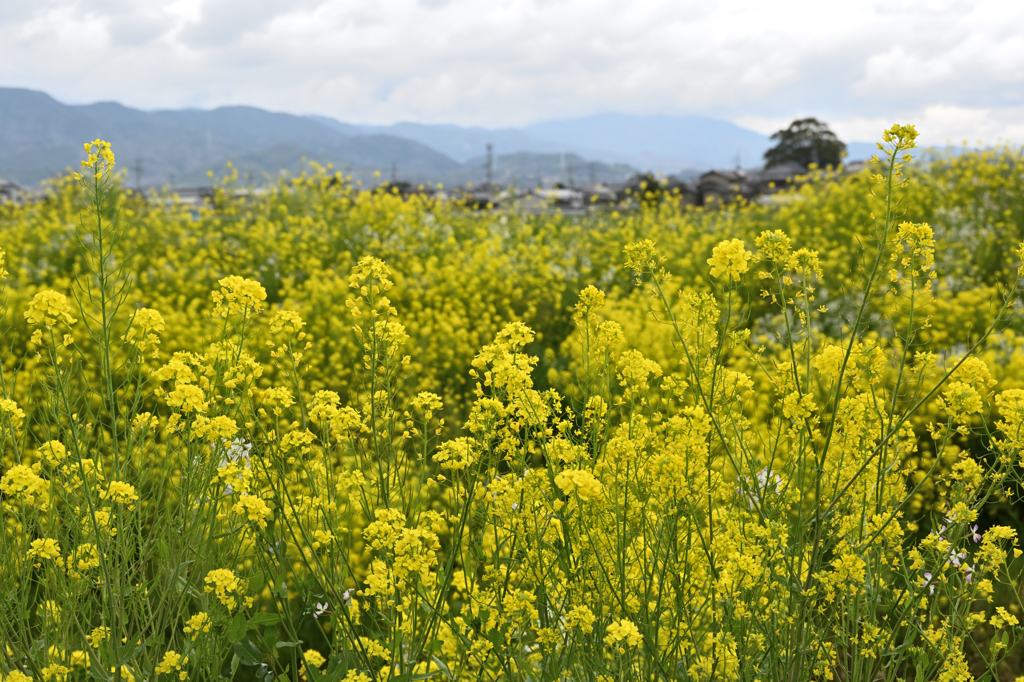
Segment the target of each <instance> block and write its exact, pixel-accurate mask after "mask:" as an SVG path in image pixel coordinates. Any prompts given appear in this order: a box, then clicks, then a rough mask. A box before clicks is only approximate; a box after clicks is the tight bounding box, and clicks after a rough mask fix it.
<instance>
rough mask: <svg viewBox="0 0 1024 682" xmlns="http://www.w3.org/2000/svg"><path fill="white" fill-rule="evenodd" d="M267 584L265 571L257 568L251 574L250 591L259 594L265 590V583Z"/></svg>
mask: <svg viewBox="0 0 1024 682" xmlns="http://www.w3.org/2000/svg"><path fill="white" fill-rule="evenodd" d="M266 584H267V578H266V576H265V575H263V571H261V570H259V569H256V570H255V571H253V572H252V575H250V576H249V592H250V593H252V594H259V593H260V592H262V591H263V587H264V585H266Z"/></svg>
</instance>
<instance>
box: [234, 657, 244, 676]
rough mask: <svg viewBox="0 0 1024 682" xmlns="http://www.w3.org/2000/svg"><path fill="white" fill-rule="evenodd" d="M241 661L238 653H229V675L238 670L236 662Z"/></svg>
mask: <svg viewBox="0 0 1024 682" xmlns="http://www.w3.org/2000/svg"><path fill="white" fill-rule="evenodd" d="M241 662H242V659H240V658H239V657H238V654H231V677H234V676H235V673H236V672H237V671H238V664H239V663H241Z"/></svg>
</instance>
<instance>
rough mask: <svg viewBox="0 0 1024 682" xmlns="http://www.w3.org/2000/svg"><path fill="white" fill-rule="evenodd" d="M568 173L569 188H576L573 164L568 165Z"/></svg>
mask: <svg viewBox="0 0 1024 682" xmlns="http://www.w3.org/2000/svg"><path fill="white" fill-rule="evenodd" d="M566 174H567V175H568V176H569V189H576V185H575V183H574V182H573V180H572V164H571V163H570V164H569V165H568V166H566Z"/></svg>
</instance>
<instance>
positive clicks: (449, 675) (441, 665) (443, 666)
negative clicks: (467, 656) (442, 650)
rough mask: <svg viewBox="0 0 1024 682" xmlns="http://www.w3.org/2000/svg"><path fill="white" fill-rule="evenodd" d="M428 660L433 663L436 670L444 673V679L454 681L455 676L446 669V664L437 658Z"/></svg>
mask: <svg viewBox="0 0 1024 682" xmlns="http://www.w3.org/2000/svg"><path fill="white" fill-rule="evenodd" d="M430 660H432V661H433V662H434V665H436V666H437V667H438V668H440V669H441V672H442V673H444V676H445V677H446V678H448V679H449V680H454V679H455V675H453V674H452V671H451V668H449V667H448V664H447V663H445V662H444V661H442V660H441V659H440V658H438V657H437V656H431V657H430Z"/></svg>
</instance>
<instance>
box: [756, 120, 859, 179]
mask: <svg viewBox="0 0 1024 682" xmlns="http://www.w3.org/2000/svg"><path fill="white" fill-rule="evenodd" d="M771 139H772V140H773V141H774V142H775V146H774V147H772V148H771V149H769V150H768V151H766V152H765V153H764V160H765V167H766V168H771V167H772V166H779V165H781V164H784V163H787V162H796V163H799V164H800V165H801V166H809V165H811V164H812V163H814V164H817V165H819V166H827V165H833V166H838V165H839V162H840V160H841V159H842V158H843V156H844V155H845V154H846V145H845V144H844V143H843V142H842V140H840V139H839V138H838V137H836V134H835V133H833V132H832V131H831V130H829V127H828V125H827V124H825V123H823V122H821V121H819V120H818V119H816V118H802V119H800V120H798V121H793V122H792V123H790V124H789V127H788V128H786V129H785V130H780V131H778V132H777V133H775V134H774V135H772V137H771Z"/></svg>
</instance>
